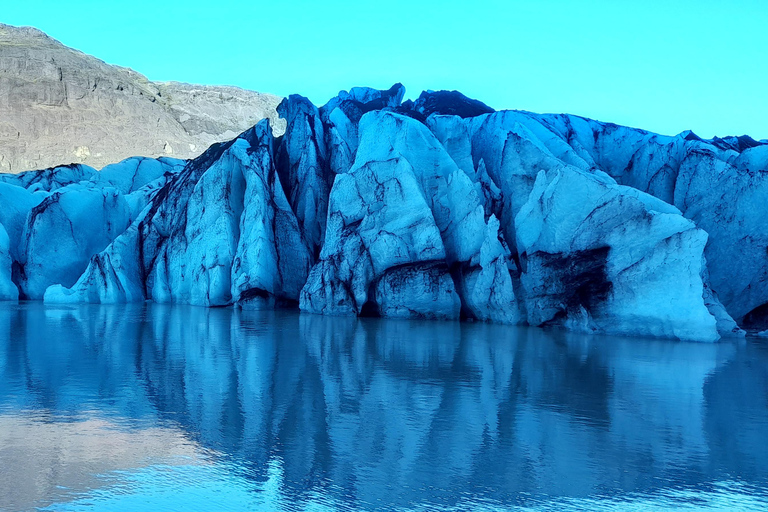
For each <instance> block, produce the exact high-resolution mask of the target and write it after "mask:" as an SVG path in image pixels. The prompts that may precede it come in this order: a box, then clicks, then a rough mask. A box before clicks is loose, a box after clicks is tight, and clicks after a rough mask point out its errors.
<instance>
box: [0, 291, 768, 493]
mask: <svg viewBox="0 0 768 512" xmlns="http://www.w3.org/2000/svg"><path fill="white" fill-rule="evenodd" d="M767 363H768V351H767V350H766V349H765V347H762V346H759V345H754V344H747V345H741V346H738V345H732V344H725V343H723V344H714V345H702V344H685V343H672V342H667V341H645V340H639V339H628V340H624V339H620V338H600V337H582V336H578V335H574V334H569V333H562V332H547V331H543V330H539V329H526V328H510V327H505V326H498V325H488V324H467V323H451V322H445V323H438V322H424V323H420V322H407V321H380V320H374V319H370V320H369V319H361V320H357V319H353V318H326V317H319V316H308V315H302V316H299V315H298V314H294V313H284V312H255V311H254V312H251V311H232V310H229V309H210V310H208V309H203V308H194V307H162V306H158V305H152V306H145V305H137V306H135V307H125V306H120V307H117V308H110V307H104V306H101V307H78V308H73V309H51V308H44V307H42V306H40V305H21V306H10V307H3V308H0V383H1V384H0V411H6V410H9V409H11V408H25V409H30V408H31V409H37V410H42V411H45V414H47V415H49V416H50V417H51V418H54V419H56V418H58V420H61V421H64V420H66V418H68V417H73V416H77V415H78V414H81V413H83V412H84V411H89V410H93V409H94V408H95V407H96V408H99V410H100V413H101V414H102V416H106V417H113V418H115V419H116V421H119V423H120V424H121V425H123V427H124V428H128V429H135V428H140V427H142V425H144V426H145V425H146V424H150V425H173V426H174V427H175V428H179V427H180V428H181V429H182V430H183V431H185V432H186V433H187V434H186V435H187V436H188V437H189V438H191V440H193V441H195V442H197V443H199V444H200V445H202V446H203V447H205V448H210V449H213V450H216V451H217V452H219V453H224V454H227V455H228V456H230V457H232V458H233V459H234V460H237V461H239V462H240V463H241V464H243V463H244V464H245V465H246V466H247V474H248V478H252V479H254V480H255V481H263V480H266V479H267V477H268V474H267V472H268V469H267V468H268V462H270V461H273V460H279V461H280V462H281V466H282V468H283V471H284V479H283V485H284V486H285V488H284V489H283V493H285V495H286V496H289V497H290V498H291V499H294V500H301V499H302V497H303V496H307V495H308V494H307V493H309V492H310V491H315V490H318V489H324V492H326V493H331V494H333V493H339V496H340V499H343V500H345V501H350V500H351V501H352V502H354V503H378V504H380V505H381V504H391V505H402V506H407V505H413V504H416V503H426V504H438V505H448V504H454V503H458V502H460V500H461V499H462V498H464V497H466V496H467V495H475V496H482V497H483V498H487V499H490V500H494V501H495V500H498V501H501V502H502V503H509V504H511V503H525V501H526V499H527V498H525V497H524V495H522V494H521V493H523V492H525V493H531V494H533V495H541V494H547V495H554V496H587V495H592V494H597V493H600V494H614V493H617V492H626V491H649V490H652V489H653V488H654V487H658V486H667V485H669V486H672V485H694V486H706V485H709V484H710V483H712V482H715V481H717V480H719V479H723V478H727V477H728V475H740V476H741V477H742V478H745V477H749V478H751V479H753V480H759V481H760V482H763V481H765V480H768V479H766V476H768V448H766V445H765V443H764V442H763V437H764V432H765V428H766V426H767V424H768V400H767V397H768V364H767ZM62 418H64V420H62ZM342 495H343V496H342ZM378 500H381V501H378Z"/></svg>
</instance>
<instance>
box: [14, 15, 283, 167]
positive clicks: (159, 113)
mask: <svg viewBox="0 0 768 512" xmlns="http://www.w3.org/2000/svg"><path fill="white" fill-rule="evenodd" d="M279 102H280V98H279V97H277V96H273V95H269V94H260V93H256V92H252V91H246V90H242V89H239V88H236V87H213V86H197V85H188V84H180V83H175V82H169V83H157V82H150V81H149V80H147V79H146V78H145V77H143V76H142V75H140V74H139V73H136V72H135V71H132V70H130V69H127V68H121V67H118V66H111V65H108V64H105V63H104V62H102V61H100V60H98V59H96V58H94V57H91V56H89V55H85V54H83V53H81V52H79V51H77V50H73V49H71V48H67V47H66V46H64V45H62V44H61V43H59V42H58V41H56V40H54V39H52V38H50V37H48V36H46V35H45V34H44V33H42V32H40V31H39V30H36V29H33V28H30V27H21V28H20V27H12V26H9V25H2V24H0V172H20V171H26V170H28V169H40V168H44V167H51V166H55V165H59V164H62V163H70V162H73V163H86V164H88V165H90V166H92V167H96V168H101V167H103V166H104V165H107V164H111V163H115V162H118V161H120V160H123V159H125V158H128V157H131V156H135V155H142V156H147V157H160V156H173V157H176V158H193V157H196V156H198V155H199V154H200V153H202V152H203V151H205V149H206V148H207V147H208V146H210V145H211V144H212V143H214V142H220V141H224V140H229V139H231V138H233V137H235V136H237V134H238V133H240V132H242V131H243V130H245V129H247V128H248V127H250V126H253V125H254V124H255V123H256V122H258V121H259V120H261V119H263V118H270V119H271V120H272V121H273V127H274V128H275V129H276V131H277V132H279V133H281V130H282V126H283V125H282V124H281V123H280V122H279V121H278V118H277V112H276V111H275V108H276V107H277V105H278V103H279Z"/></svg>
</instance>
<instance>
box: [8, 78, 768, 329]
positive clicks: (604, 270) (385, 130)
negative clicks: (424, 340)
mask: <svg viewBox="0 0 768 512" xmlns="http://www.w3.org/2000/svg"><path fill="white" fill-rule="evenodd" d="M404 93H405V90H404V88H403V86H402V85H400V84H396V85H394V86H393V87H392V88H390V89H387V90H375V89H368V88H353V89H351V90H350V91H342V92H341V93H339V95H338V96H336V97H335V98H333V99H331V100H330V101H329V102H328V103H327V104H326V105H324V106H322V107H319V108H318V107H316V106H315V105H313V104H312V103H311V102H310V101H309V100H307V99H306V98H303V97H301V96H291V97H289V98H286V99H285V100H284V101H283V103H282V104H281V105H280V107H279V108H278V111H279V113H280V115H281V116H282V117H283V118H284V119H285V121H286V123H287V129H286V132H285V134H284V135H283V136H281V137H277V138H275V137H274V136H273V134H272V130H271V129H270V126H269V122H268V121H266V120H265V121H262V122H261V123H259V124H258V125H256V126H255V127H253V128H251V129H250V130H247V131H246V132H244V133H243V134H241V135H240V136H239V137H237V138H236V139H234V140H232V141H230V142H226V143H221V144H215V145H214V146H212V147H211V148H209V149H208V151H206V152H205V153H204V154H203V155H201V156H200V157H198V158H196V159H194V160H190V161H188V162H185V161H178V160H172V159H164V158H161V159H157V160H155V159H147V158H138V157H137V158H131V159H128V160H126V161H124V162H121V163H119V164H115V165H112V166H108V167H106V168H104V169H102V170H101V171H96V170H94V169H91V168H89V167H87V166H83V165H72V166H63V167H58V168H54V169H47V170H43V171H33V172H28V173H23V174H21V175H0V226H2V229H1V230H0V298H2V299H4V300H14V299H15V298H16V296H17V295H18V296H19V297H21V298H32V299H40V298H43V297H44V298H45V300H46V301H47V302H98V303H119V302H135V301H141V300H153V301H156V302H178V303H187V304H195V305H202V306H222V305H232V304H235V305H239V306H242V307H276V306H281V305H295V304H298V305H299V307H300V308H301V309H302V310H304V311H307V312H313V313H322V314H333V315H362V316H365V315H374V316H384V317H409V318H414V317H416V318H435V319H459V318H463V319H473V320H479V321H490V322H495V323H507V324H518V323H527V324H530V325H537V326H547V325H559V326H564V327H566V328H569V329H573V330H578V331H583V332H595V333H617V334H631V335H646V336H662V337H672V338H678V339H684V340H699V341H712V340H715V339H717V338H718V337H719V336H724V335H725V336H729V335H741V334H743V331H742V330H741V328H740V326H741V327H745V328H749V329H753V330H755V331H757V330H764V329H766V328H768V252H766V247H768V225H766V223H765V222H764V220H763V218H762V216H761V212H762V211H764V209H765V204H768V185H767V183H768V181H766V179H765V175H766V173H768V144H766V143H765V142H757V141H754V140H752V139H750V138H749V137H727V138H722V139H721V138H715V139H712V140H703V139H700V138H699V137H697V136H696V135H695V134H693V133H691V132H684V133H681V134H679V135H677V136H675V137H667V136H662V135H656V134H653V133H649V132H645V131H642V130H637V129H633V128H626V127H621V126H616V125H613V124H606V123H600V122H597V121H592V120H588V119H584V118H580V117H576V116H569V115H537V114H532V113H528V112H519V111H502V112H495V111H493V109H491V108H490V107H488V106H487V105H485V104H483V103H481V102H479V101H477V100H473V99H470V98H467V97H465V96H463V95H462V94H460V93H458V92H456V91H450V92H449V91H438V92H433V91H427V92H424V93H422V94H421V96H419V98H417V99H416V100H415V101H410V100H409V101H405V102H404V101H403V98H404Z"/></svg>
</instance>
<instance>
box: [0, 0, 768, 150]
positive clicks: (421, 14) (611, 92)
mask: <svg viewBox="0 0 768 512" xmlns="http://www.w3.org/2000/svg"><path fill="white" fill-rule="evenodd" d="M3 4H4V5H3V7H2V11H0V21H2V22H5V23H9V24H12V25H32V26H35V27H38V28H40V29H42V30H44V31H45V32H47V33H49V34H50V35H51V36H53V37H55V38H57V39H59V40H60V41H62V42H63V43H64V44H66V45H68V46H72V47H75V48H78V49H80V50H83V51H84V52H86V53H90V54H93V55H96V56H98V57H99V58H101V59H103V60H105V61H107V62H109V63H113V64H120V65H123V66H128V67H131V68H134V69H135V70H137V71H139V72H141V73H143V74H145V75H146V76H147V77H149V78H150V79H153V80H179V81H185V82H194V83H205V84H229V85H238V86H241V87H244V88H248V89H254V90H258V91H263V92H272V93H275V94H280V95H287V94H291V93H300V94H303V95H305V96H308V97H309V98H310V99H311V100H313V101H314V102H315V103H317V104H322V103H324V102H325V101H327V100H328V99H329V98H330V97H331V96H333V95H335V94H336V93H337V92H338V91H339V90H340V89H348V88H349V87H351V86H355V85H368V86H372V87H378V88H384V87H389V86H390V85H392V84H393V83H395V82H398V81H399V82H403V83H404V84H405V86H406V89H407V96H410V97H415V96H417V95H418V94H419V92H420V91H421V90H422V89H458V90H460V91H462V92H464V93H465V94H467V95H468V96H472V97H476V98H478V99H481V100H482V101H484V102H486V103H488V104H489V105H491V106H492V107H494V108H497V109H502V108H515V109H524V110H530V111H534V112H568V113H573V114H579V115H583V116H586V117H592V118H595V119H599V120H603V121H612V122H616V123H619V124H626V125H630V126H637V127H641V128H646V129H649V130H653V131H657V132H661V133H665V134H675V133H678V132H680V131H682V130H684V129H689V128H690V129H693V130H694V131H695V132H697V133H698V134H699V135H701V136H705V137H711V136H713V135H728V134H738V135H740V134H743V133H748V134H750V135H752V136H754V137H755V138H758V139H760V138H768V0H731V1H725V0H718V1H716V0H638V1H629V0H570V1H566V0H528V1H517V0H499V1H496V0H489V1H486V0H474V1H470V0H442V1H419V0H409V1H404V0H385V1H378V2H363V1H357V2H353V1H342V0H325V1H321V0H318V1H305V0H299V1H292V2H284V1H278V0H273V1H270V2H263V1H260V0H250V1H247V2H227V1H219V2H211V1H202V0H185V1H177V0H166V1H163V0H151V1H148V0H133V1H131V2H122V1H113V2H112V1H104V0H98V1H93V0H87V1H80V2H78V1H62V0H56V1H50V0H28V1H22V0H18V1H3Z"/></svg>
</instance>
